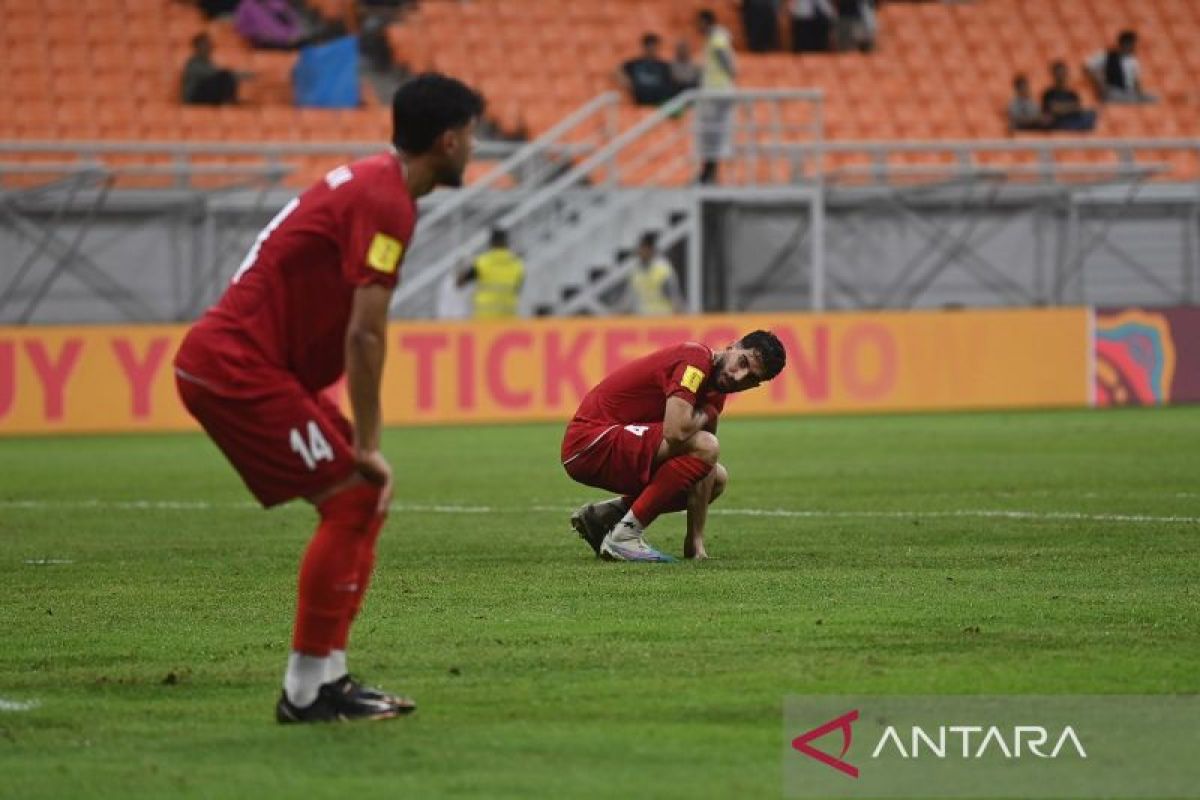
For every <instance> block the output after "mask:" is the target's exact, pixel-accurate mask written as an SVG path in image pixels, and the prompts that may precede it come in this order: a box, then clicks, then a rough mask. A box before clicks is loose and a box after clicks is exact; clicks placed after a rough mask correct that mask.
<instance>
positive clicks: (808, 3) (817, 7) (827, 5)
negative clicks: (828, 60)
mask: <svg viewBox="0 0 1200 800" xmlns="http://www.w3.org/2000/svg"><path fill="white" fill-rule="evenodd" d="M788 11H789V12H791V16H792V52H793V53H825V52H828V51H829V31H830V27H831V26H832V25H833V19H834V17H836V16H837V9H835V8H834V7H833V3H832V0H791V2H790V3H789V4H788Z"/></svg>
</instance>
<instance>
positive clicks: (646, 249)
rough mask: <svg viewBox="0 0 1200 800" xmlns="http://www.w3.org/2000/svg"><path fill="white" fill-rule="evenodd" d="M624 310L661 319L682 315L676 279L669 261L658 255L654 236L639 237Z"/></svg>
mask: <svg viewBox="0 0 1200 800" xmlns="http://www.w3.org/2000/svg"><path fill="white" fill-rule="evenodd" d="M625 306H626V308H628V309H629V310H630V311H632V312H633V313H634V314H639V315H641V316H643V317H665V316H668V315H670V314H679V313H682V312H683V297H682V293H681V292H680V291H679V278H678V277H677V276H676V275H675V268H674V267H672V266H671V262H670V261H667V259H665V258H663V256H662V254H661V253H659V252H658V236H657V234H655V233H654V232H653V231H647V232H646V233H644V234H642V238H641V240H640V241H639V242H638V248H637V269H636V270H634V272H633V274H632V275H630V276H629V283H628V285H627V289H626V302H625Z"/></svg>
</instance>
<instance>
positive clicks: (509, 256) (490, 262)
mask: <svg viewBox="0 0 1200 800" xmlns="http://www.w3.org/2000/svg"><path fill="white" fill-rule="evenodd" d="M524 282H525V263H524V262H523V261H521V259H520V258H518V257H517V254H516V253H514V252H513V251H512V250H510V249H509V248H508V233H507V231H504V230H502V229H500V228H494V229H492V237H491V240H490V241H489V243H488V249H487V250H486V251H484V252H483V253H481V254H480V255H479V257H478V258H476V259H475V263H474V264H472V265H471V267H470V268H469V269H467V270H466V271H465V272H463V273H462V274H461V275H459V276H458V285H459V286H460V287H462V286H466V285H467V284H468V283H474V284H475V301H474V309H475V319H511V318H513V317H516V316H517V312H518V303H519V301H520V298H521V286H522V284H524Z"/></svg>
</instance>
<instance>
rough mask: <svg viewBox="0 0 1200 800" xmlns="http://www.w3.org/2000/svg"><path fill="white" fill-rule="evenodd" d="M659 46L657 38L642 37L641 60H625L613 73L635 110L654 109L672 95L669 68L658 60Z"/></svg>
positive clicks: (673, 89)
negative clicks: (634, 105) (631, 99)
mask: <svg viewBox="0 0 1200 800" xmlns="http://www.w3.org/2000/svg"><path fill="white" fill-rule="evenodd" d="M661 43H662V39H660V38H659V36H658V34H656V33H646V34H643V35H642V54H641V56H639V57H638V58H631V59H629V60H628V61H626V62H625V63H624V64H622V65H621V68H620V69H619V70H617V81H618V82H619V83H620V84H621V85H622V86H623V87H625V89H626V90H628V91H629V93H630V94H631V95H632V96H633V101H634V102H635V103H637V104H638V105H639V106H657V105H660V104H661V103H665V102H666V101H668V100H670V99H671V97H672V96H673V95H674V94H675V86H674V83H673V82H672V80H671V65H670V64H668V63H667V62H666V61H663V60H662V59H661V58H659V56H658V48H659V45H660V44H661Z"/></svg>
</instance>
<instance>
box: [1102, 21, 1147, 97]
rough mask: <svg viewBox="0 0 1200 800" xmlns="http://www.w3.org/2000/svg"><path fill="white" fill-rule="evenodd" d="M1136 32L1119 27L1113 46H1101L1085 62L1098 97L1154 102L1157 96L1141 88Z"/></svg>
mask: <svg viewBox="0 0 1200 800" xmlns="http://www.w3.org/2000/svg"><path fill="white" fill-rule="evenodd" d="M1136 52H1137V33H1135V32H1134V31H1121V33H1120V35H1118V36H1117V46H1116V49H1115V50H1101V51H1100V52H1099V53H1096V54H1095V55H1093V56H1092V57H1091V58H1089V59H1088V60H1087V61H1086V62H1085V64H1084V66H1085V67H1086V71H1087V74H1088V77H1090V78H1091V79H1092V83H1093V84H1095V86H1096V93H1097V94H1098V95H1099V96H1100V99H1101V100H1103V101H1105V102H1108V103H1154V102H1157V100H1158V98H1156V97H1154V96H1153V95H1150V94H1147V93H1146V91H1145V90H1144V89H1142V70H1141V65H1140V64H1138V60H1137V55H1136Z"/></svg>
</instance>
